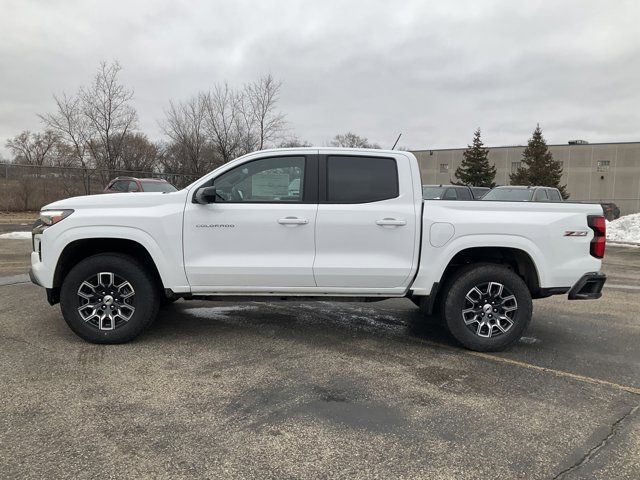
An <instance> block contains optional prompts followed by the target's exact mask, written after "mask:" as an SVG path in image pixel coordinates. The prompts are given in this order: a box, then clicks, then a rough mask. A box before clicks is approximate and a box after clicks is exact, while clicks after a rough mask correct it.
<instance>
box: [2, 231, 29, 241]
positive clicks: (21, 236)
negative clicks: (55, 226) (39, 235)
mask: <svg viewBox="0 0 640 480" xmlns="http://www.w3.org/2000/svg"><path fill="white" fill-rule="evenodd" d="M0 238H2V239H8V240H31V232H9V233H3V234H0Z"/></svg>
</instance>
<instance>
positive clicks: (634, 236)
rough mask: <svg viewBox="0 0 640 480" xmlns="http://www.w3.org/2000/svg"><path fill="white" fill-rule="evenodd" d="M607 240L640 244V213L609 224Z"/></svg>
mask: <svg viewBox="0 0 640 480" xmlns="http://www.w3.org/2000/svg"><path fill="white" fill-rule="evenodd" d="M607 240H608V241H610V242H616V241H618V242H631V243H637V244H640V213H633V214H631V215H625V216H624V217H620V218H618V219H617V220H614V221H612V222H607Z"/></svg>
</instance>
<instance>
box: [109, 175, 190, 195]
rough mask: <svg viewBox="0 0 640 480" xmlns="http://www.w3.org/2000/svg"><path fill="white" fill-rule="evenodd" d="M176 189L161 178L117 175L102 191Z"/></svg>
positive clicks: (121, 191) (169, 190) (165, 190)
mask: <svg viewBox="0 0 640 480" xmlns="http://www.w3.org/2000/svg"><path fill="white" fill-rule="evenodd" d="M177 190H178V189H177V188H176V187H174V186H173V185H171V184H170V183H169V182H167V181H166V180H163V179H161V178H134V177H117V178H115V179H113V180H111V181H110V182H109V184H108V185H107V186H106V187H105V189H104V191H103V193H126V192H163V193H165V192H175V191H177Z"/></svg>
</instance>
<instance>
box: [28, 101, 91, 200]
mask: <svg viewBox="0 0 640 480" xmlns="http://www.w3.org/2000/svg"><path fill="white" fill-rule="evenodd" d="M53 98H54V100H55V102H56V107H57V111H56V112H55V113H53V114H51V113H48V114H46V115H38V116H39V117H40V119H41V120H42V122H43V123H44V124H45V125H46V126H47V127H48V128H49V129H51V130H53V131H55V132H56V133H57V134H58V138H59V140H60V143H61V144H64V146H65V148H62V147H61V148H60V152H59V155H58V156H57V158H58V159H59V160H63V161H64V163H65V166H72V165H73V164H76V165H78V166H80V167H81V168H82V170H81V172H82V185H83V189H84V193H85V194H89V192H90V184H89V182H90V180H89V176H90V172H89V171H88V170H89V166H90V165H89V163H90V160H91V157H90V155H89V152H88V146H89V144H90V142H91V134H92V131H91V128H90V125H89V123H88V121H87V117H86V116H85V115H84V108H83V106H82V102H81V100H80V98H79V97H78V96H74V97H68V96H67V95H66V94H62V96H60V97H57V96H55V95H54V96H53ZM68 160H71V161H68ZM58 163H60V162H58Z"/></svg>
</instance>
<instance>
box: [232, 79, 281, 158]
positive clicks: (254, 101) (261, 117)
mask: <svg viewBox="0 0 640 480" xmlns="http://www.w3.org/2000/svg"><path fill="white" fill-rule="evenodd" d="M281 87H282V82H281V81H277V80H275V79H274V78H273V76H272V75H271V74H270V73H269V74H267V75H264V76H262V77H260V78H259V79H258V80H256V81H255V82H252V83H249V84H247V85H245V88H244V91H243V95H242V99H243V103H242V105H243V113H244V119H245V123H246V124H247V127H248V131H255V140H256V147H257V148H258V150H262V149H263V148H265V146H266V144H267V143H268V142H274V141H276V140H278V139H281V138H282V134H283V132H284V129H285V126H286V122H285V115H284V114H283V113H281V112H279V111H277V104H278V100H279V98H280V88H281Z"/></svg>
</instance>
